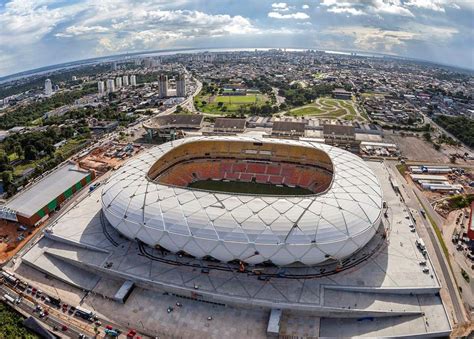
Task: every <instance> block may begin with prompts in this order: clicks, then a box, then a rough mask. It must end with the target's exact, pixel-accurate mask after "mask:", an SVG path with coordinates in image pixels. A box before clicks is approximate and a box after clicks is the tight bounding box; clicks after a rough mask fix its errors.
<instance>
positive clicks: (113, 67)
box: [112, 61, 118, 71]
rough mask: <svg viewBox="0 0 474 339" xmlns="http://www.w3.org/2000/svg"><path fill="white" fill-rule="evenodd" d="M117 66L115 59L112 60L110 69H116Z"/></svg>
mask: <svg viewBox="0 0 474 339" xmlns="http://www.w3.org/2000/svg"><path fill="white" fill-rule="evenodd" d="M117 68H118V67H117V61H114V62H112V71H116V70H117Z"/></svg>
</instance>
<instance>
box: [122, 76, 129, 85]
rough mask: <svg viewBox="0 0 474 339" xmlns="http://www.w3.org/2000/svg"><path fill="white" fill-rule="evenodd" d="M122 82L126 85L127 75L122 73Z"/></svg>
mask: <svg viewBox="0 0 474 339" xmlns="http://www.w3.org/2000/svg"><path fill="white" fill-rule="evenodd" d="M122 84H123V85H124V86H128V75H124V76H123V77H122Z"/></svg>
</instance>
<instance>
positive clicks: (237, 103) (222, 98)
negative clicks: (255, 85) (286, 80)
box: [194, 93, 268, 114]
mask: <svg viewBox="0 0 474 339" xmlns="http://www.w3.org/2000/svg"><path fill="white" fill-rule="evenodd" d="M267 101H268V98H267V97H266V96H265V95H263V94H255V93H253V94H247V95H214V96H211V95H198V96H197V97H196V98H195V100H194V102H195V105H196V108H197V109H198V110H199V111H200V112H204V113H211V114H228V113H236V112H239V108H240V107H241V106H245V107H246V108H249V107H251V106H253V105H257V106H261V105H264V104H265V103H266V102H267Z"/></svg>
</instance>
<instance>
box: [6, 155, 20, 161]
mask: <svg viewBox="0 0 474 339" xmlns="http://www.w3.org/2000/svg"><path fill="white" fill-rule="evenodd" d="M19 158H20V157H19V156H18V154H16V153H12V154H9V155H8V161H10V162H12V161H15V160H17V159H19Z"/></svg>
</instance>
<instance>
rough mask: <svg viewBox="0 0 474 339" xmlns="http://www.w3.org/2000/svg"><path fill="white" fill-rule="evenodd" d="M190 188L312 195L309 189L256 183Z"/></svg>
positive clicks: (199, 184)
mask: <svg viewBox="0 0 474 339" xmlns="http://www.w3.org/2000/svg"><path fill="white" fill-rule="evenodd" d="M188 187H190V188H198V189H202V190H207V191H218V192H228V193H244V194H264V195H310V194H313V192H311V191H310V190H308V189H305V188H301V187H286V186H277V185H272V184H261V183H256V182H237V181H228V182H226V181H215V180H201V181H196V182H193V183H191V184H190V185H189V186H188Z"/></svg>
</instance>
